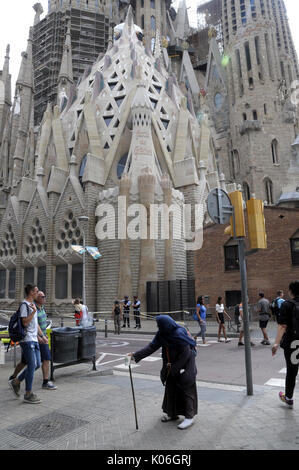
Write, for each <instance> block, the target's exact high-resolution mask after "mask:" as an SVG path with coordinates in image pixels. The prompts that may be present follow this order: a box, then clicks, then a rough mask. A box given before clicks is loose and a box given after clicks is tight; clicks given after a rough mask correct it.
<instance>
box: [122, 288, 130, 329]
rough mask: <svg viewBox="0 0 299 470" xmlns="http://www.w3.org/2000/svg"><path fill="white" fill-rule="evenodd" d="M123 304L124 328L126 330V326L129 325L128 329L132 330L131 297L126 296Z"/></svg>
mask: <svg viewBox="0 0 299 470" xmlns="http://www.w3.org/2000/svg"><path fill="white" fill-rule="evenodd" d="M122 303H123V317H124V324H123V328H126V324H127V325H128V328H130V308H131V301H130V300H129V297H128V296H127V295H125V298H124V300H122Z"/></svg>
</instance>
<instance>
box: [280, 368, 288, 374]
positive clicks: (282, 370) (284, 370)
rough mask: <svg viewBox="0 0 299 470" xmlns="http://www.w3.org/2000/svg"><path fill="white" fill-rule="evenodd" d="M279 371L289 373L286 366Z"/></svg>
mask: <svg viewBox="0 0 299 470" xmlns="http://www.w3.org/2000/svg"><path fill="white" fill-rule="evenodd" d="M279 373H280V374H286V373H287V368H286V367H284V368H283V369H281V370H280V371H279Z"/></svg>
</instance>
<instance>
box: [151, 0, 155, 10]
mask: <svg viewBox="0 0 299 470" xmlns="http://www.w3.org/2000/svg"><path fill="white" fill-rule="evenodd" d="M151 8H152V9H153V10H154V9H155V8H156V0H151Z"/></svg>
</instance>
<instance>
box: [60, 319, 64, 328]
mask: <svg viewBox="0 0 299 470" xmlns="http://www.w3.org/2000/svg"><path fill="white" fill-rule="evenodd" d="M60 326H61V328H63V326H64V323H63V317H61V318H60Z"/></svg>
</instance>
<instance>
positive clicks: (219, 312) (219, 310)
mask: <svg viewBox="0 0 299 470" xmlns="http://www.w3.org/2000/svg"><path fill="white" fill-rule="evenodd" d="M224 315H225V316H226V317H227V318H228V319H229V320H231V317H230V316H229V315H228V313H227V312H226V311H225V308H224V304H223V303H222V297H218V299H217V303H216V320H217V323H218V325H219V328H218V343H221V339H220V337H221V331H223V336H224V338H225V342H226V343H230V339H228V337H227V335H226V329H225V319H224Z"/></svg>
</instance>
